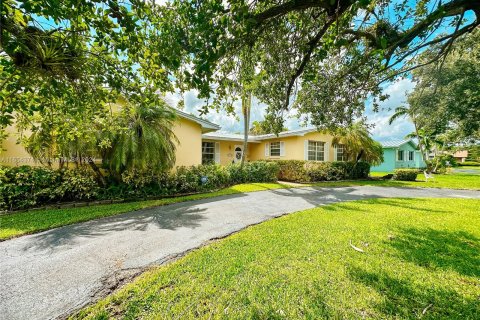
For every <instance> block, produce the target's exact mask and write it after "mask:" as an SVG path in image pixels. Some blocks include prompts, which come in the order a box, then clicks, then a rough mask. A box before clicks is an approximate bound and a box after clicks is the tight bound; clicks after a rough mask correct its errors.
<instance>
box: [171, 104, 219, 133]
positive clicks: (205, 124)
mask: <svg viewBox="0 0 480 320" xmlns="http://www.w3.org/2000/svg"><path fill="white" fill-rule="evenodd" d="M175 112H176V113H177V115H178V116H179V117H182V118H184V119H188V120H192V121H193V122H196V123H198V124H199V125H201V126H202V133H207V132H211V131H217V130H220V126H219V125H217V124H215V123H213V122H210V121H208V120H205V119H202V118H199V117H197V116H194V115H193V114H189V113H186V112H183V111H180V110H177V109H175Z"/></svg>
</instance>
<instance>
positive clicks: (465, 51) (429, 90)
mask: <svg viewBox="0 0 480 320" xmlns="http://www.w3.org/2000/svg"><path fill="white" fill-rule="evenodd" d="M479 43H480V31H479V30H478V28H476V30H474V31H473V32H472V33H470V34H467V35H464V36H462V37H460V38H459V40H458V41H457V42H456V43H455V44H453V45H452V47H451V50H450V54H449V55H448V56H447V57H446V58H445V59H439V60H438V61H436V62H435V63H433V64H431V65H427V66H425V67H423V68H420V69H418V70H415V71H414V73H413V75H414V80H415V82H416V86H415V89H414V90H413V91H412V92H411V93H410V94H409V95H408V102H409V104H410V106H411V108H412V107H413V108H414V109H415V110H416V113H417V118H419V120H420V122H421V125H420V127H421V128H422V129H424V130H425V131H426V132H429V133H430V135H432V136H434V137H438V138H442V136H443V139H441V140H444V144H447V145H450V146H453V145H455V144H456V143H464V142H465V141H475V140H478V138H479V137H480V108H478V106H479V104H480V54H479V52H480V45H479ZM443 50H445V48H444V47H443V46H441V45H438V46H435V47H434V48H432V49H431V50H426V51H425V52H423V53H422V54H421V55H420V56H419V57H418V62H419V63H425V62H426V61H430V60H432V58H434V57H435V56H437V55H438V54H439V53H440V52H442V51H443ZM432 110H434V112H432Z"/></svg>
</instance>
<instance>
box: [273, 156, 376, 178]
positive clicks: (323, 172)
mask: <svg viewBox="0 0 480 320" xmlns="http://www.w3.org/2000/svg"><path fill="white" fill-rule="evenodd" d="M275 162H277V163H278V164H279V166H280V170H279V175H278V179H279V180H281V181H292V182H317V181H338V180H344V179H366V178H368V175H369V173H370V164H368V163H366V162H357V163H355V162H343V161H336V162H315V161H304V160H279V161H275Z"/></svg>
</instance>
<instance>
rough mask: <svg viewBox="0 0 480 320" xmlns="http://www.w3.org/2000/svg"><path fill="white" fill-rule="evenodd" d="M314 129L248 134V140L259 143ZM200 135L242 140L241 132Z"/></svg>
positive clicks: (214, 138)
mask: <svg viewBox="0 0 480 320" xmlns="http://www.w3.org/2000/svg"><path fill="white" fill-rule="evenodd" d="M315 131H317V130H316V129H314V128H303V129H297V130H289V131H283V132H280V133H279V134H278V136H277V135H276V134H274V133H271V134H262V135H258V136H254V135H249V136H248V141H249V142H254V143H255V142H256V143H259V142H260V141H262V140H267V139H275V138H283V137H293V136H304V135H305V134H307V133H310V132H315ZM202 137H203V138H204V139H212V140H227V141H243V134H234V133H226V132H210V133H206V134H203V135H202Z"/></svg>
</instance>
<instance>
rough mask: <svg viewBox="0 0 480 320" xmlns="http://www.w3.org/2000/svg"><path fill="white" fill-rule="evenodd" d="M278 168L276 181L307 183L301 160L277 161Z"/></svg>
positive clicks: (303, 162) (305, 171)
mask: <svg viewBox="0 0 480 320" xmlns="http://www.w3.org/2000/svg"><path fill="white" fill-rule="evenodd" d="M276 162H277V163H278V165H279V167H280V170H279V173H278V180H281V181H292V182H308V181H309V179H310V178H309V177H308V175H307V170H306V169H305V164H306V161H303V160H278V161H276Z"/></svg>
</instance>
